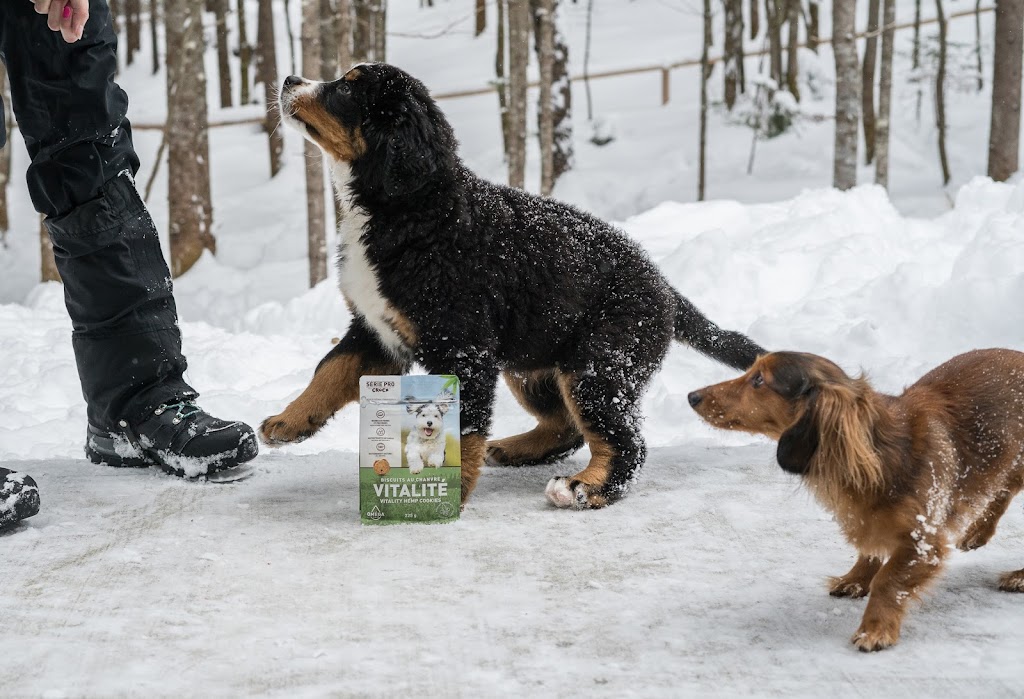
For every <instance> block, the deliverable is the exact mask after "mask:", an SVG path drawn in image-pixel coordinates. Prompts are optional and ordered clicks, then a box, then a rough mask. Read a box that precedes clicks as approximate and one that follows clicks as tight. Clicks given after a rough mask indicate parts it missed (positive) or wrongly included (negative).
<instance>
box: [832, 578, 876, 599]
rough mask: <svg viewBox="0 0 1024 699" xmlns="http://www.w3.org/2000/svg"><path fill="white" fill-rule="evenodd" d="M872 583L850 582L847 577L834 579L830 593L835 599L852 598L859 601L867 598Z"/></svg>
mask: <svg viewBox="0 0 1024 699" xmlns="http://www.w3.org/2000/svg"><path fill="white" fill-rule="evenodd" d="M869 586H870V583H867V584H865V582H864V581H863V580H848V579H846V578H845V577H841V578H832V584H831V585H829V588H828V593H829V594H830V595H832V596H833V597H852V598H853V599H857V598H860V597H867V594H868V588H869Z"/></svg>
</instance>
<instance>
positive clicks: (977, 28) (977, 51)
mask: <svg viewBox="0 0 1024 699" xmlns="http://www.w3.org/2000/svg"><path fill="white" fill-rule="evenodd" d="M974 55H975V57H976V58H977V59H978V92H981V91H982V90H983V89H984V88H985V77H984V75H983V73H984V70H985V66H984V63H983V62H982V60H981V0H975V3H974Z"/></svg>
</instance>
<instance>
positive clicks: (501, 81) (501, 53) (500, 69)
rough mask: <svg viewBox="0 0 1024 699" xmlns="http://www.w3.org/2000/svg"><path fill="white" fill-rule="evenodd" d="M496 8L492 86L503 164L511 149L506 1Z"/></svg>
mask: <svg viewBox="0 0 1024 699" xmlns="http://www.w3.org/2000/svg"><path fill="white" fill-rule="evenodd" d="M496 4H497V8H498V27H497V30H498V41H497V50H496V51H495V53H494V86H495V89H496V90H497V92H498V111H499V114H500V116H501V142H502V145H503V146H504V149H505V150H504V152H505V164H506V165H507V164H508V163H509V159H510V156H511V153H510V148H511V147H512V134H511V133H509V114H508V74H507V71H506V70H505V44H506V39H507V37H508V29H507V26H506V23H505V13H506V10H507V9H508V0H497V3H496Z"/></svg>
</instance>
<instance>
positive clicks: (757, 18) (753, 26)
mask: <svg viewBox="0 0 1024 699" xmlns="http://www.w3.org/2000/svg"><path fill="white" fill-rule="evenodd" d="M760 7H761V5H760V2H759V0H750V38H751V39H756V38H757V34H758V32H760V31H761V13H760Z"/></svg>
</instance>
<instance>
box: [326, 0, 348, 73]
mask: <svg viewBox="0 0 1024 699" xmlns="http://www.w3.org/2000/svg"><path fill="white" fill-rule="evenodd" d="M331 5H332V3H331V0H320V77H321V78H322V79H323V80H334V79H336V78H338V51H339V49H338V33H337V31H335V29H336V23H335V13H336V12H337V10H336V9H335V8H333V7H332V6H331ZM346 67H347V66H346Z"/></svg>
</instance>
